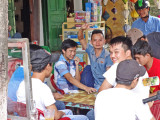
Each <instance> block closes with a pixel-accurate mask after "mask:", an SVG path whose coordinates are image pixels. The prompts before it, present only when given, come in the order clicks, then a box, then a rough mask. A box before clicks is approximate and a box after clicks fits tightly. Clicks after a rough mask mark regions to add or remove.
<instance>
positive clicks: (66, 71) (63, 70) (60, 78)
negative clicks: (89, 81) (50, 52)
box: [54, 39, 96, 94]
mask: <svg viewBox="0 0 160 120" xmlns="http://www.w3.org/2000/svg"><path fill="white" fill-rule="evenodd" d="M76 48H77V43H76V42H75V41H73V40H71V39H67V40H64V41H63V42H62V54H61V56H60V58H59V60H58V62H56V63H55V67H54V78H55V81H56V84H57V86H58V87H59V88H60V89H63V90H64V91H65V93H69V92H70V90H77V89H78V88H80V89H82V90H85V91H86V92H87V93H88V94H89V93H92V92H96V89H95V88H92V87H87V86H85V85H84V84H82V83H80V79H81V77H80V73H79V67H78V64H79V61H80V59H79V58H78V57H75V55H76ZM74 57H75V58H74Z"/></svg>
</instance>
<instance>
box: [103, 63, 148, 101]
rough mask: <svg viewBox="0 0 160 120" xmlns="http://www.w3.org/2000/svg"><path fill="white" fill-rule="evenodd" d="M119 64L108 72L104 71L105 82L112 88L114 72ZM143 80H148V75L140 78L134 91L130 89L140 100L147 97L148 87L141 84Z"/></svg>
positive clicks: (114, 79)
mask: <svg viewBox="0 0 160 120" xmlns="http://www.w3.org/2000/svg"><path fill="white" fill-rule="evenodd" d="M118 64H119V63H115V64H113V65H112V66H111V67H110V68H109V70H108V71H106V72H105V73H104V75H103V76H104V77H105V78H106V80H107V81H108V82H109V83H110V84H111V85H112V86H116V84H117V83H116V71H117V67H118ZM126 67H127V66H126ZM144 78H148V73H147V72H146V73H145V74H144V76H142V77H140V78H139V80H138V84H137V85H136V87H135V88H134V89H132V91H134V92H135V93H136V94H137V95H138V96H139V97H140V98H141V99H145V98H148V97H149V89H150V88H149V87H148V86H144V85H143V83H142V80H143V79H144Z"/></svg>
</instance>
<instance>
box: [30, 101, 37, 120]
mask: <svg viewBox="0 0 160 120" xmlns="http://www.w3.org/2000/svg"><path fill="white" fill-rule="evenodd" d="M31 104H32V107H33V109H32V110H31V120H38V110H37V108H36V102H35V101H34V100H33V102H32V103H31Z"/></svg>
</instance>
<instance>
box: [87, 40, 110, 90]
mask: <svg viewBox="0 0 160 120" xmlns="http://www.w3.org/2000/svg"><path fill="white" fill-rule="evenodd" d="M86 52H87V53H88V56H89V59H90V63H91V70H92V74H93V77H94V79H95V85H94V86H97V85H98V86H99V87H100V86H101V84H102V83H103V81H104V77H103V73H105V72H106V68H107V67H109V66H111V65H112V64H113V62H112V61H111V59H110V54H109V52H108V51H107V50H105V49H104V48H103V50H102V52H101V54H100V56H99V57H96V54H95V51H94V48H93V46H92V45H91V44H89V43H88V44H87V48H86ZM95 88H96V87H95Z"/></svg>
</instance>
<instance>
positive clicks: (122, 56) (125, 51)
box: [99, 36, 149, 99]
mask: <svg viewBox="0 0 160 120" xmlns="http://www.w3.org/2000/svg"><path fill="white" fill-rule="evenodd" d="M131 48H132V41H131V39H130V38H129V37H124V36H118V37H115V38H113V39H112V40H111V41H110V57H111V60H112V61H113V63H114V64H113V65H112V66H111V67H110V69H109V70H108V71H106V72H105V73H104V74H103V75H104V77H105V78H106V79H105V80H104V82H103V83H102V85H101V87H100V89H99V92H100V91H102V90H105V89H108V88H112V87H114V86H116V80H115V78H116V70H117V66H118V64H119V63H120V62H121V61H123V60H126V59H132V57H131ZM126 67H127V66H126ZM147 77H148V73H147V72H146V73H145V74H144V75H143V76H142V77H140V78H139V81H138V84H137V86H136V87H135V88H134V89H132V90H133V91H134V92H135V93H137V95H139V97H140V98H142V99H144V98H147V97H149V87H148V86H147V87H146V86H143V84H142V79H143V78H147Z"/></svg>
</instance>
